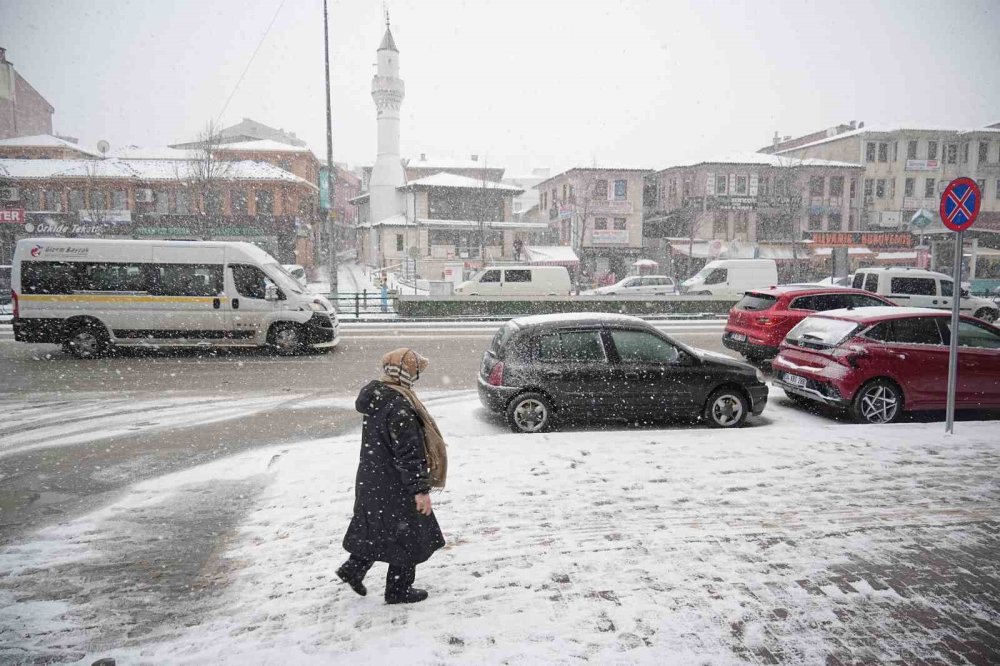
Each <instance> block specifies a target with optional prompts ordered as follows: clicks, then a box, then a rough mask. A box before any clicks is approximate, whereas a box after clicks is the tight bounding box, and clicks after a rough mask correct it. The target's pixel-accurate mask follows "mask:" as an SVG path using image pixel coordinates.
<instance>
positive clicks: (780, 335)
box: [722, 285, 893, 361]
mask: <svg viewBox="0 0 1000 666" xmlns="http://www.w3.org/2000/svg"><path fill="white" fill-rule="evenodd" d="M883 305H893V303H892V301H888V300H886V299H884V298H882V297H881V296H875V295H873V294H870V293H868V292H867V291H864V290H861V289H842V288H839V287H802V286H795V285H785V286H780V287H771V288H769V289H760V290H757V291H748V292H746V294H744V296H743V299H742V300H741V301H740V302H739V303H737V304H736V305H735V307H733V309H732V310H730V311H729V321H728V322H726V331H725V333H723V334H722V344H724V345H725V346H726V347H728V348H729V349H732V350H734V351H737V352H739V353H741V354H743V356H745V357H746V358H747V360H748V361H760V360H763V359H766V358H773V357H774V356H776V355H777V354H778V346H779V345H781V341H782V340H784V339H785V336H786V335H787V334H788V331H790V330H792V327H793V326H795V325H796V324H798V323H799V322H800V321H802V320H803V319H805V318H806V317H808V316H809V315H811V314H813V313H814V312H826V311H827V310H840V309H842V308H865V307H878V306H883Z"/></svg>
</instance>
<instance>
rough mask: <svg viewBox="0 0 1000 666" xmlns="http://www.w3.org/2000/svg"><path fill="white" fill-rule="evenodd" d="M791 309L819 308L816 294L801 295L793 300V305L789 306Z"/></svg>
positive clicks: (810, 309)
mask: <svg viewBox="0 0 1000 666" xmlns="http://www.w3.org/2000/svg"><path fill="white" fill-rule="evenodd" d="M788 309H789V310H809V311H811V312H812V311H815V310H817V309H819V308H817V307H816V297H815V296H799V297H798V298H796V299H795V300H793V301H792V303H791V305H789V306H788Z"/></svg>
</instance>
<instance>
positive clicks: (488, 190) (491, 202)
mask: <svg viewBox="0 0 1000 666" xmlns="http://www.w3.org/2000/svg"><path fill="white" fill-rule="evenodd" d="M478 180H479V186H478V187H477V188H476V190H475V193H474V194H473V201H472V207H473V212H474V215H475V221H476V232H477V234H478V237H479V265H480V267H485V266H486V232H487V229H489V228H490V227H489V226H488V225H487V223H488V222H499V221H502V220H503V213H502V211H503V191H502V190H501V189H500V186H499V183H497V182H496V181H494V180H491V179H490V177H489V167H488V166H487V164H486V162H485V161H484V162H483V166H482V168H481V169H480V170H479V178H478ZM497 211H500V219H494V218H496V217H497Z"/></svg>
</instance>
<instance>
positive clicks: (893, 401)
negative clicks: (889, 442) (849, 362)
mask: <svg viewBox="0 0 1000 666" xmlns="http://www.w3.org/2000/svg"><path fill="white" fill-rule="evenodd" d="M852 411H853V412H854V420H855V421H857V422H858V423H894V422H896V421H898V420H899V418H900V417H901V416H902V415H903V392H902V391H900V390H899V387H898V386H896V384H895V383H893V382H891V381H889V380H887V379H874V380H872V381H870V382H868V383H867V384H865V385H864V386H862V387H861V390H860V391H858V394H857V395H856V396H854V404H853V406H852Z"/></svg>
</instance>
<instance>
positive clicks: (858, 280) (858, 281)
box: [851, 273, 871, 291]
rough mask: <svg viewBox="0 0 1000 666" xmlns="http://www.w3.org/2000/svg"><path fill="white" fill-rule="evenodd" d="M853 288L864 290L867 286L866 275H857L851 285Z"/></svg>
mask: <svg viewBox="0 0 1000 666" xmlns="http://www.w3.org/2000/svg"><path fill="white" fill-rule="evenodd" d="M851 286H852V287H854V288H855V289H862V288H863V287H864V286H865V274H864V273H855V274H854V282H852V283H851ZM868 291H871V289H869V290H868Z"/></svg>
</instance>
